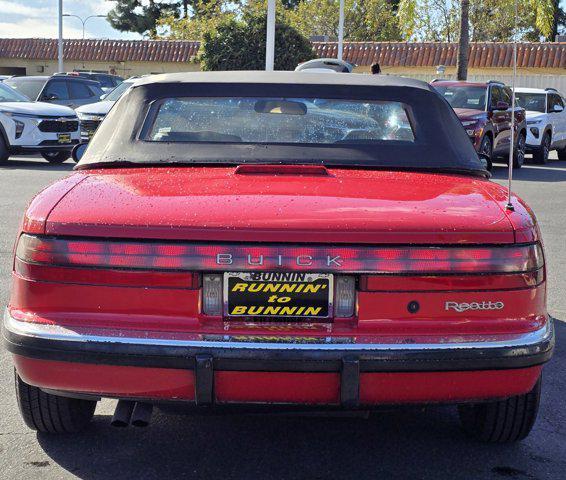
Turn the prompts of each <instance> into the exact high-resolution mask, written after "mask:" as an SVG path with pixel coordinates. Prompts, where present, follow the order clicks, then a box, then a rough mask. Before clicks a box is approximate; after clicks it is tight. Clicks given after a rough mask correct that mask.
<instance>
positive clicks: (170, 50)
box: [0, 38, 199, 77]
mask: <svg viewBox="0 0 566 480" xmlns="http://www.w3.org/2000/svg"><path fill="white" fill-rule="evenodd" d="M198 49H199V42H189V41H176V40H173V41H171V40H160V41H155V40H65V41H64V44H63V56H64V67H65V71H75V70H86V71H97V72H107V73H113V74H116V75H120V76H122V77H130V76H132V75H143V74H146V73H166V72H185V71H191V70H193V71H194V70H199V65H198V64H197V63H195V61H194V60H195V57H196V54H197V52H198ZM55 72H57V40H55V39H46V38H0V75H51V74H53V73H55Z"/></svg>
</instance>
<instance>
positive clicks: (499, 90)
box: [432, 80, 527, 168]
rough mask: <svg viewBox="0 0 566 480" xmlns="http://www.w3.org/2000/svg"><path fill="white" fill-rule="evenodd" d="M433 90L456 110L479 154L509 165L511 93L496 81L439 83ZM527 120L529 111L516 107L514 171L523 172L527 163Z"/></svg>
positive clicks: (442, 81) (450, 81) (437, 81)
mask: <svg viewBox="0 0 566 480" xmlns="http://www.w3.org/2000/svg"><path fill="white" fill-rule="evenodd" d="M432 86H433V87H434V88H435V89H436V90H437V91H438V92H439V93H440V94H441V95H442V96H443V97H444V99H445V100H446V101H447V102H448V103H449V104H450V105H451V106H452V108H453V109H454V111H455V112H456V115H458V118H459V119H460V122H462V125H463V127H464V128H465V129H466V132H467V134H468V136H469V137H470V140H471V141H472V143H473V144H474V147H475V148H476V151H477V152H478V153H483V154H484V155H487V156H488V157H489V158H491V159H493V160H501V161H503V162H506V163H507V162H508V161H509V148H510V146H511V118H512V116H511V97H512V92H511V89H510V88H509V87H508V86H507V85H505V84H503V83H501V82H495V81H491V82H487V83H485V82H483V83H481V82H461V81H454V80H436V81H434V82H432ZM525 118H526V117H525V110H524V109H523V108H520V107H516V108H515V123H516V129H515V132H516V133H515V142H514V145H515V148H514V152H513V168H521V167H522V166H523V163H524V161H525V149H526V140H527V122H526V119H525Z"/></svg>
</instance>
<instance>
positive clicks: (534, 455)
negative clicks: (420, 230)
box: [0, 157, 566, 480]
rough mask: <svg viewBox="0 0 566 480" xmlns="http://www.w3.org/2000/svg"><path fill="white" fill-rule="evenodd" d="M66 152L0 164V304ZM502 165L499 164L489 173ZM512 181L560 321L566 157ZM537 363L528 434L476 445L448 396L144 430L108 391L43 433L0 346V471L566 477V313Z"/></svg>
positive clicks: (456, 479)
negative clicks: (124, 425) (70, 420)
mask: <svg viewBox="0 0 566 480" xmlns="http://www.w3.org/2000/svg"><path fill="white" fill-rule="evenodd" d="M72 167H73V163H72V162H71V161H68V162H66V163H64V164H62V165H58V166H52V165H49V164H48V163H47V162H45V161H44V160H43V159H41V158H39V157H38V158H22V157H19V158H14V159H11V160H10V161H9V162H8V163H7V164H6V165H5V166H1V167H0V279H1V281H0V301H1V302H0V303H1V304H5V303H6V302H7V300H8V294H9V272H10V269H11V255H12V248H13V242H14V239H15V235H16V232H17V227H18V224H19V221H20V217H21V214H22V212H23V210H24V209H25V206H26V204H27V202H28V201H29V200H30V199H31V197H32V196H33V195H34V194H35V193H36V192H38V191H39V190H41V189H42V188H43V187H44V186H46V185H48V184H49V183H51V182H52V181H54V180H56V179H58V178H60V177H62V176H64V175H66V174H68V173H69V172H70V170H71V169H72ZM506 174H507V170H506V168H504V167H503V166H496V167H495V170H494V180H495V181H497V182H505V179H506ZM514 185H515V191H516V192H517V193H518V194H519V195H520V196H522V197H523V198H524V199H525V200H526V201H527V202H528V203H529V204H530V205H531V207H532V208H533V209H534V211H535V213H536V214H537V217H538V219H539V222H540V224H541V228H542V233H543V237H544V241H545V248H546V258H547V265H548V271H549V274H548V284H549V291H548V300H549V310H550V312H551V314H552V315H553V316H554V317H556V318H557V319H563V320H566V275H565V274H564V272H565V271H566V242H565V241H564V233H565V232H566V162H558V161H552V162H551V163H549V164H548V165H544V166H527V167H525V168H523V169H522V170H520V171H518V172H516V173H515V182H514ZM557 335H558V343H557V348H556V352H555V356H554V359H553V361H552V362H551V363H550V364H548V365H547V366H546V367H545V373H544V383H543V399H542V405H541V411H540V415H539V419H538V421H537V424H536V426H535V428H534V430H533V432H532V433H531V435H530V436H529V437H528V438H527V439H526V440H524V441H523V442H521V443H517V444H514V445H495V446H494V445H484V444H481V443H478V442H476V441H473V440H471V439H469V438H467V437H466V436H464V435H463V433H462V432H461V431H460V428H459V424H458V418H457V416H456V414H455V410H454V409H453V408H450V407H429V408H427V409H426V410H425V409H420V408H403V409H395V410H390V411H383V412H379V413H374V414H372V415H371V416H370V417H369V418H363V417H361V416H333V417H329V416H312V415H311V416H297V415H293V416H289V415H270V416H260V415H230V416H222V415H215V416H175V415H163V414H161V413H160V412H157V413H156V414H154V419H153V422H152V424H151V425H150V427H148V428H146V429H134V428H128V429H116V428H112V427H110V416H111V414H112V412H113V408H114V402H112V401H109V400H105V401H103V402H101V404H99V406H98V408H97V411H96V416H95V419H94V422H93V424H92V426H91V427H90V428H89V429H87V430H86V431H85V432H84V433H81V434H79V435H75V436H48V435H42V434H37V433H35V432H32V431H30V430H28V429H27V428H26V427H25V426H24V424H23V422H22V421H21V420H20V417H19V414H18V412H17V406H16V401H15V396H14V387H13V380H12V365H11V360H10V358H9V355H8V354H7V353H6V352H4V351H2V350H0V472H1V473H0V477H1V478H5V479H28V478H42V479H66V478H81V479H93V480H94V479H110V478H119V479H122V480H126V479H130V478H131V479H136V480H140V479H147V478H156V479H157V478H159V479H176V478H194V479H223V480H229V479H254V480H256V479H257V480H259V479H261V480H269V479H277V480H280V479H292V480H302V479H305V480H307V479H308V480H330V479H356V480H358V479H434V480H443V479H450V480H460V479H474V480H476V479H509V478H511V479H518V480H527V479H529V480H533V479H535V480H542V479H557V480H558V479H562V478H566V473H564V472H566V430H565V428H564V426H565V425H566V423H565V421H566V402H564V395H565V393H566V379H565V378H564V375H563V372H564V371H565V370H566V324H565V323H563V322H561V321H558V322H557Z"/></svg>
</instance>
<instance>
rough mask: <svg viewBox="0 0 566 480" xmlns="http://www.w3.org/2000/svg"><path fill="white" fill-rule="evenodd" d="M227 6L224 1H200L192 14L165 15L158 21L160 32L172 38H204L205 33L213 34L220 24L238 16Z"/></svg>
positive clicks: (162, 35) (164, 36) (165, 36)
mask: <svg viewBox="0 0 566 480" xmlns="http://www.w3.org/2000/svg"><path fill="white" fill-rule="evenodd" d="M226 7H227V6H226V5H224V2H206V3H200V5H199V6H198V11H195V10H192V12H193V13H192V15H190V14H189V15H188V16H186V17H183V18H178V17H177V16H176V15H167V16H164V17H162V18H160V19H159V21H158V23H157V27H158V32H159V33H160V34H161V35H160V36H161V37H163V38H168V39H171V40H202V39H203V38H204V34H205V33H207V32H210V33H211V34H212V33H213V32H215V31H216V29H217V28H218V26H219V25H222V24H224V23H226V22H228V21H230V20H235V19H236V18H237V14H238V12H237V11H236V10H235V9H233V8H226Z"/></svg>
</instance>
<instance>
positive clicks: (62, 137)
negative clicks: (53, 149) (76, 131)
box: [57, 133, 71, 143]
mask: <svg viewBox="0 0 566 480" xmlns="http://www.w3.org/2000/svg"><path fill="white" fill-rule="evenodd" d="M57 143H71V134H70V133H58V134H57Z"/></svg>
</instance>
